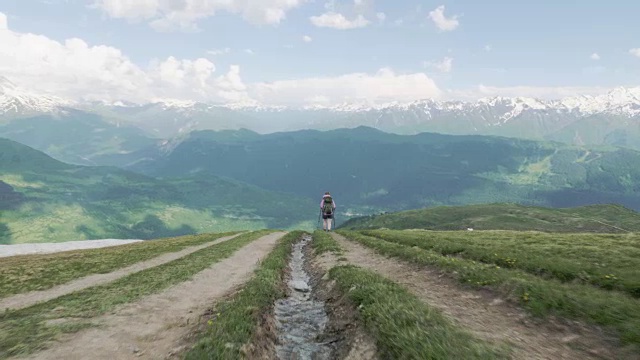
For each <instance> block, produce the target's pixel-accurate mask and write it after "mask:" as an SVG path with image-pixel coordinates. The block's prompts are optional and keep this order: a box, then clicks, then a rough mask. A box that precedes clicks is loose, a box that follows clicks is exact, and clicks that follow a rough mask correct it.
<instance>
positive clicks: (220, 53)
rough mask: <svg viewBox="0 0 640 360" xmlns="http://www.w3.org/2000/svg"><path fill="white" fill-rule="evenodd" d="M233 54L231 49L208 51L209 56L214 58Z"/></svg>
mask: <svg viewBox="0 0 640 360" xmlns="http://www.w3.org/2000/svg"><path fill="white" fill-rule="evenodd" d="M230 52H231V48H228V47H227V48H224V49H213V50H209V51H207V54H209V55H212V56H217V55H225V54H228V53H230Z"/></svg>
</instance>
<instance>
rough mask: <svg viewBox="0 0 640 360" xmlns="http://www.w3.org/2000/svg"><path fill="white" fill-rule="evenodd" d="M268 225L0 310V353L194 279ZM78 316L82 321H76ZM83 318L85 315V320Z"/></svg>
mask: <svg viewBox="0 0 640 360" xmlns="http://www.w3.org/2000/svg"><path fill="white" fill-rule="evenodd" d="M271 232H272V231H270V230H263V231H256V232H251V233H247V234H242V235H240V236H238V237H236V238H234V239H231V240H229V241H226V242H223V243H220V244H217V245H213V246H211V247H208V248H205V249H203V250H200V251H197V252H195V253H193V254H190V255H187V256H185V257H183V258H181V259H178V260H175V261H172V262H170V263H167V264H164V265H160V266H157V267H154V268H151V269H147V270H143V271H140V272H138V273H135V274H131V275H129V276H126V277H124V278H121V279H119V280H116V281H114V282H112V283H109V284H105V285H102V286H96V287H92V288H88V289H85V290H82V291H78V292H75V293H72V294H69V295H65V296H62V297H59V298H57V299H54V300H51V301H48V302H45V303H41V304H37V305H34V306H31V307H28V308H25V309H21V310H16V311H6V312H5V313H3V314H1V315H0V358H4V357H8V356H12V355H23V354H29V353H32V352H34V351H36V350H40V349H44V348H46V346H47V342H48V341H49V340H53V339H55V338H56V337H57V336H58V335H60V334H62V333H73V332H75V331H78V330H79V329H81V328H83V327H87V326H93V325H92V324H90V319H91V318H93V317H96V316H99V315H102V314H104V313H106V312H109V311H112V310H113V309H115V308H116V307H117V306H118V305H122V304H126V303H130V302H133V301H135V300H137V299H139V298H141V297H143V296H146V295H150V294H153V293H157V292H160V291H162V290H164V289H166V288H168V287H169V286H171V285H174V284H178V283H180V282H183V281H186V280H188V279H190V278H192V277H193V276H194V275H195V274H197V273H198V272H200V271H202V270H204V269H206V268H208V267H209V266H211V265H212V264H214V263H216V262H218V261H220V260H222V259H225V258H227V257H229V256H231V255H232V254H233V253H234V252H235V251H237V250H238V249H240V248H241V247H243V246H245V245H247V244H248V243H250V242H252V241H254V240H255V239H257V238H259V237H260V236H263V235H266V234H268V233H271ZM53 319H67V320H69V321H68V322H66V323H65V324H63V325H47V321H48V320H53ZM77 319H80V320H77ZM83 319H84V320H83Z"/></svg>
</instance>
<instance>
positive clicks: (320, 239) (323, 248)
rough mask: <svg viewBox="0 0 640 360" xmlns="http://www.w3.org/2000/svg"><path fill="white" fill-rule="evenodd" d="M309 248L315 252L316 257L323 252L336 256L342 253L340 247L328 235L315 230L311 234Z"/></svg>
mask: <svg viewBox="0 0 640 360" xmlns="http://www.w3.org/2000/svg"><path fill="white" fill-rule="evenodd" d="M311 246H312V247H313V249H314V250H315V252H316V255H320V254H322V253H325V252H332V253H334V254H336V255H341V254H342V253H343V249H342V247H340V244H338V242H337V241H335V240H334V239H333V238H332V237H331V235H329V233H327V232H325V231H322V230H316V231H314V233H313V242H312V243H311Z"/></svg>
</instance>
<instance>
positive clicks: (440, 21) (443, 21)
mask: <svg viewBox="0 0 640 360" xmlns="http://www.w3.org/2000/svg"><path fill="white" fill-rule="evenodd" d="M429 17H430V18H431V20H433V23H434V24H436V26H437V27H438V29H440V30H441V31H452V30H455V29H456V28H457V27H458V25H460V22H459V21H458V17H457V16H456V15H454V16H452V17H450V18H447V17H446V16H445V15H444V5H440V6H438V7H437V8H436V9H435V10H432V11H429Z"/></svg>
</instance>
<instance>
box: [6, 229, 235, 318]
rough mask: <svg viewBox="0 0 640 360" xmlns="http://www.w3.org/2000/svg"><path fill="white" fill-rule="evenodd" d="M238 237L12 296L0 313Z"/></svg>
mask: <svg viewBox="0 0 640 360" xmlns="http://www.w3.org/2000/svg"><path fill="white" fill-rule="evenodd" d="M238 235H239V234H236V235H232V236H226V237H222V238H219V239H216V240H214V241H211V242H208V243H206V244H202V245H198V246H191V247H188V248H185V249H182V250H180V251H178V252H173V253H169V254H164V255H160V256H158V257H156V258H153V259H150V260H146V261H141V262H139V263H135V264H133V265H130V266H127V267H125V268H122V269H118V270H116V271H113V272H110V273H106V274H94V275H89V276H85V277H82V278H80V279H76V280H73V281H70V282H68V283H66V284H62V285H58V286H55V287H53V288H51V289H47V290H40V291H31V292H28V293H24V294H17V295H14V296H10V297H8V298H4V299H1V300H0V312H3V311H5V310H6V309H13V310H17V309H23V308H26V307H29V306H32V305H35V304H37V303H39V302H45V301H49V300H52V299H55V298H57V297H60V296H63V295H67V294H71V293H72V292H74V291H79V290H83V289H86V288H89V287H92V286H98V285H103V284H107V283H110V282H113V281H116V280H118V279H120V278H122V277H124V276H127V275H130V274H133V273H137V272H139V271H142V270H146V269H149V268H153V267H156V266H160V265H162V264H166V263H168V262H171V261H174V260H178V259H180V258H182V257H185V256H187V255H189V254H192V253H194V252H196V251H199V250H202V249H204V248H207V247H209V246H213V245H215V244H219V243H221V242H224V241H227V240H230V239H233V238H234V237H236V236H238Z"/></svg>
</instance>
